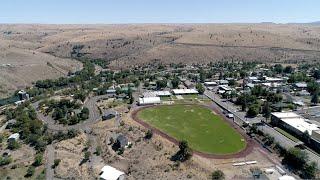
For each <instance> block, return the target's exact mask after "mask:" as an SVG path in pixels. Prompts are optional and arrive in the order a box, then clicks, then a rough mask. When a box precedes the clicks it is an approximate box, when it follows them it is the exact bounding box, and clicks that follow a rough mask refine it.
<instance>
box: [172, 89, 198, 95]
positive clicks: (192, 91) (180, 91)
mask: <svg viewBox="0 0 320 180" xmlns="http://www.w3.org/2000/svg"><path fill="white" fill-rule="evenodd" d="M172 92H173V93H174V94H198V93H199V92H198V91H197V90H195V89H173V90H172Z"/></svg>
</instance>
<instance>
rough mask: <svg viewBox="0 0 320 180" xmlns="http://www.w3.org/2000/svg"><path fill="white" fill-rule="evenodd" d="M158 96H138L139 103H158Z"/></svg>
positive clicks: (159, 100) (159, 101)
mask: <svg viewBox="0 0 320 180" xmlns="http://www.w3.org/2000/svg"><path fill="white" fill-rule="evenodd" d="M160 103H161V99H160V97H144V98H139V105H151V104H160Z"/></svg>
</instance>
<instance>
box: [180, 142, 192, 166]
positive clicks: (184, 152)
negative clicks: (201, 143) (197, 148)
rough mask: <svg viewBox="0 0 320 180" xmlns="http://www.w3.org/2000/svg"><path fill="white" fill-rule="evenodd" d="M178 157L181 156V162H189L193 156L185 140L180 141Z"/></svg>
mask: <svg viewBox="0 0 320 180" xmlns="http://www.w3.org/2000/svg"><path fill="white" fill-rule="evenodd" d="M178 155H179V158H178V159H179V160H180V161H181V162H183V161H186V160H189V159H190V158H191V156H192V150H191V148H190V147H189V144H188V142H187V141H185V140H183V141H180V143H179V151H178Z"/></svg>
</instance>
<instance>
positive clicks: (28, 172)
mask: <svg viewBox="0 0 320 180" xmlns="http://www.w3.org/2000/svg"><path fill="white" fill-rule="evenodd" d="M34 172H35V167H33V166H29V168H28V170H27V174H26V175H25V176H26V177H31V176H33V174H34Z"/></svg>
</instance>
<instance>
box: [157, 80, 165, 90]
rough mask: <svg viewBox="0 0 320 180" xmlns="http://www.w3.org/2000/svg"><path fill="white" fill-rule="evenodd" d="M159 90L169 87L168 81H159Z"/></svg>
mask: <svg viewBox="0 0 320 180" xmlns="http://www.w3.org/2000/svg"><path fill="white" fill-rule="evenodd" d="M156 85H157V89H162V88H165V87H167V81H166V80H158V81H156Z"/></svg>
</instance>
